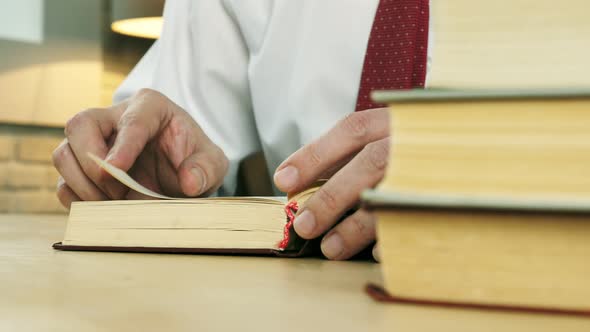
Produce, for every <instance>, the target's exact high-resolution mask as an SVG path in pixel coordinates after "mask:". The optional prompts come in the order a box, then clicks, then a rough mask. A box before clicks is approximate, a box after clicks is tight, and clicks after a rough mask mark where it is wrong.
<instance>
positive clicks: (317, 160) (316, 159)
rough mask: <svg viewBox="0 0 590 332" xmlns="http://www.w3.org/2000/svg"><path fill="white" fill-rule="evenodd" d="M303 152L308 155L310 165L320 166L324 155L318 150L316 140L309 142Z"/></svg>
mask: <svg viewBox="0 0 590 332" xmlns="http://www.w3.org/2000/svg"><path fill="white" fill-rule="evenodd" d="M303 154H304V155H306V156H308V158H307V159H308V162H309V165H307V166H308V167H315V166H319V165H320V164H321V163H322V157H321V156H320V153H319V152H318V145H317V143H316V142H313V143H310V144H307V145H306V146H305V147H303Z"/></svg>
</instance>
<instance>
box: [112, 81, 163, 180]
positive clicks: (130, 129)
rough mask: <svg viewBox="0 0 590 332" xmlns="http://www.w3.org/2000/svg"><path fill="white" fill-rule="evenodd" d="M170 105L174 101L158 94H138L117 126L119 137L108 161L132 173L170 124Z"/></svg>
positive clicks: (151, 92)
mask: <svg viewBox="0 0 590 332" xmlns="http://www.w3.org/2000/svg"><path fill="white" fill-rule="evenodd" d="M170 104H173V103H172V101H170V100H169V99H168V98H166V97H165V96H164V95H162V94H160V93H158V92H156V91H153V90H150V89H143V90H141V91H140V92H138V93H137V94H136V95H135V96H134V97H133V98H132V100H131V101H130V102H129V104H128V105H127V109H126V110H125V112H124V113H123V114H122V115H121V118H120V119H119V121H118V123H117V137H116V139H115V143H114V144H113V147H112V148H111V150H110V151H109V153H108V155H107V158H106V159H107V161H108V162H109V163H110V164H112V165H114V166H115V167H118V168H119V169H122V170H123V171H128V170H129V169H130V168H131V167H132V166H133V164H134V163H135V160H136V159H137V158H138V156H139V154H140V153H141V152H142V151H143V149H144V148H145V146H146V144H147V143H148V142H149V141H150V139H152V138H154V137H155V136H156V135H157V134H158V133H159V132H160V130H161V129H162V128H164V127H166V126H167V125H168V122H169V121H170V119H171V118H172V111H171V107H170Z"/></svg>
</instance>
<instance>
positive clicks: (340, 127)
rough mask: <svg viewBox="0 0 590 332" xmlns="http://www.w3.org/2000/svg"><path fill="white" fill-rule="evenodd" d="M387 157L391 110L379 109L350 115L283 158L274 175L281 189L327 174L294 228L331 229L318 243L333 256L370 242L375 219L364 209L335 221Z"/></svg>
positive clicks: (311, 234)
mask: <svg viewBox="0 0 590 332" xmlns="http://www.w3.org/2000/svg"><path fill="white" fill-rule="evenodd" d="M388 156H389V111H388V110H387V109H386V108H379V109H372V110H367V111H362V112H356V113H352V114H349V115H348V116H347V117H346V118H344V119H343V120H341V121H340V122H338V123H337V124H336V126H335V127H333V128H332V129H331V130H330V131H328V132H327V133H326V134H325V135H323V136H322V137H320V138H319V139H317V140H316V141H314V142H312V143H310V144H308V145H306V146H304V147H302V148H301V149H299V150H298V151H296V152H295V153H294V154H292V155H291V156H290V157H289V158H287V160H285V161H284V162H283V163H282V164H281V165H280V166H279V167H278V168H277V170H276V172H275V175H274V181H275V184H276V186H277V187H278V188H279V189H280V190H282V191H284V192H287V193H293V192H297V191H299V190H302V189H305V188H306V187H307V186H309V185H311V184H312V183H313V182H315V181H316V180H318V179H322V178H329V180H328V182H326V183H325V184H324V185H323V186H322V187H321V188H320V189H319V190H318V191H317V192H316V193H315V194H314V195H313V196H312V197H311V198H310V199H309V200H308V201H307V202H306V204H305V206H304V207H303V209H301V210H299V211H298V212H297V215H296V217H295V222H294V227H295V232H297V234H298V235H299V236H301V237H302V238H304V239H313V238H316V237H318V236H320V235H322V234H324V233H325V232H326V231H328V230H329V231H328V233H326V234H325V235H324V237H323V239H322V244H321V247H322V252H323V254H324V255H325V256H326V257H327V258H329V259H334V260H344V259H348V258H350V257H352V256H353V255H355V254H356V253H358V252H359V251H361V250H362V249H364V248H366V247H367V246H369V245H370V244H372V243H373V242H374V241H375V223H376V222H375V219H374V217H373V215H372V214H370V213H369V212H367V211H364V210H358V211H356V212H355V213H354V214H352V215H350V216H348V217H347V218H346V219H344V220H343V221H342V222H341V223H339V224H338V225H336V226H335V227H333V226H334V225H335V224H336V223H337V221H338V220H339V219H340V218H341V216H342V215H343V214H344V213H345V212H347V211H348V210H349V209H351V208H352V207H354V206H355V205H356V204H357V203H358V202H359V199H360V194H361V192H362V191H363V190H365V189H367V188H372V187H374V186H375V185H377V184H378V183H379V181H380V180H381V179H382V178H383V176H384V174H385V167H386V165H387V160H388ZM332 227H333V228H332ZM373 255H374V256H375V250H373ZM375 258H376V259H377V257H375Z"/></svg>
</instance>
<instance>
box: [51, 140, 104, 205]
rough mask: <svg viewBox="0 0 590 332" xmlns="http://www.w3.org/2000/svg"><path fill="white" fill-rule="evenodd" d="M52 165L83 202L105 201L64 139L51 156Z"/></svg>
mask: <svg viewBox="0 0 590 332" xmlns="http://www.w3.org/2000/svg"><path fill="white" fill-rule="evenodd" d="M52 158H53V165H54V166H55V168H56V169H57V171H58V172H59V174H60V175H61V177H62V178H63V179H64V181H65V183H67V185H68V188H69V190H71V191H72V192H73V193H74V194H75V195H76V196H77V197H78V198H80V199H82V200H85V201H98V200H106V199H107V196H106V195H105V194H104V193H103V192H102V191H101V190H100V189H99V188H98V187H97V186H96V185H95V184H94V182H92V181H91V180H90V179H89V178H88V177H87V176H86V174H85V173H84V171H83V170H82V168H81V167H80V164H79V163H78V160H77V159H76V157H75V155H74V153H73V152H72V149H71V148H70V145H69V144H68V140H67V139H65V140H64V141H63V142H62V143H61V144H60V145H59V146H58V147H57V149H55V151H54V152H53V155H52Z"/></svg>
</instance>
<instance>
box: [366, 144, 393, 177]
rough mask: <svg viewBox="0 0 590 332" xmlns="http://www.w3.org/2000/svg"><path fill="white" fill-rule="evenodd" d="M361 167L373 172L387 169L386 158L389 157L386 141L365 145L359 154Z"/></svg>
mask: <svg viewBox="0 0 590 332" xmlns="http://www.w3.org/2000/svg"><path fill="white" fill-rule="evenodd" d="M361 155H362V158H363V165H365V166H367V167H368V168H369V169H370V170H373V171H383V170H385V167H387V157H388V155H389V142H388V140H381V141H377V142H372V143H370V144H367V146H366V147H365V148H364V149H363V153H362V154H361Z"/></svg>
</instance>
